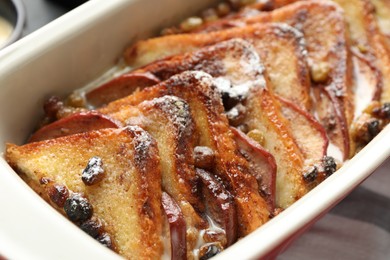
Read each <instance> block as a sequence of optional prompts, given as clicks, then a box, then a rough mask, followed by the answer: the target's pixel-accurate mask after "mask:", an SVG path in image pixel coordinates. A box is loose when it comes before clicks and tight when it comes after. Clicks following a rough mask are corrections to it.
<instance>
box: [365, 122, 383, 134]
mask: <svg viewBox="0 0 390 260" xmlns="http://www.w3.org/2000/svg"><path fill="white" fill-rule="evenodd" d="M367 130H368V133H369V134H370V137H371V138H374V137H375V136H377V135H378V134H379V132H380V131H381V130H380V122H379V120H372V121H370V122H368V123H367Z"/></svg>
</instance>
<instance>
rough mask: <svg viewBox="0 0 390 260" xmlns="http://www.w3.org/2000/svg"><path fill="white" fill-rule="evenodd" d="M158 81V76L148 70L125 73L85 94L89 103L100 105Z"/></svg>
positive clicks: (95, 105)
mask: <svg viewBox="0 0 390 260" xmlns="http://www.w3.org/2000/svg"><path fill="white" fill-rule="evenodd" d="M159 82H160V80H159V79H158V78H156V77H155V76H154V75H153V74H151V73H148V72H145V73H127V74H124V75H121V76H119V77H117V78H114V79H113V80H111V81H109V82H107V83H105V84H103V85H102V86H100V87H98V88H95V89H93V90H91V91H90V92H88V93H87V94H86V95H85V96H86V99H87V101H88V103H89V104H90V105H92V106H94V107H101V106H102V105H105V104H108V103H109V102H111V101H114V100H117V99H120V98H123V97H125V96H128V95H130V94H131V93H133V92H134V91H135V90H137V88H144V87H148V86H153V85H155V84H157V83H159Z"/></svg>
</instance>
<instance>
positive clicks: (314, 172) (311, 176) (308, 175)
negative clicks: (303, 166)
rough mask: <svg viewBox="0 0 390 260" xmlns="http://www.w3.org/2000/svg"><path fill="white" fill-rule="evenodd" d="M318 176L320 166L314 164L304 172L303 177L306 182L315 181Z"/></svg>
mask: <svg viewBox="0 0 390 260" xmlns="http://www.w3.org/2000/svg"><path fill="white" fill-rule="evenodd" d="M317 176H318V168H317V166H313V167H312V168H311V169H309V170H308V171H306V172H305V173H304V174H303V179H304V180H305V181H306V182H313V181H315V179H316V178H317Z"/></svg>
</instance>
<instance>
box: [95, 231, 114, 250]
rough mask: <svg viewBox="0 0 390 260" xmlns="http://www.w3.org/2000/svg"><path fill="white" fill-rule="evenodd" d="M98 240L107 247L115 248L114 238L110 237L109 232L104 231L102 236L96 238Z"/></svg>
mask: <svg viewBox="0 0 390 260" xmlns="http://www.w3.org/2000/svg"><path fill="white" fill-rule="evenodd" d="M96 240H97V241H98V242H99V243H100V244H102V245H104V246H106V247H108V248H110V249H112V248H113V244H112V240H111V237H110V235H109V234H108V233H103V234H101V235H100V236H98V237H97V238H96Z"/></svg>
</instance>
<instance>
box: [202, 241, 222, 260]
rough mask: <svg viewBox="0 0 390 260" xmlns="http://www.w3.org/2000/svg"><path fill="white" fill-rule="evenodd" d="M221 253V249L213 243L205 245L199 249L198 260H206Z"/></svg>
mask: <svg viewBox="0 0 390 260" xmlns="http://www.w3.org/2000/svg"><path fill="white" fill-rule="evenodd" d="M220 252H222V247H221V246H220V245H217V244H215V243H213V244H206V245H204V246H202V247H201V248H200V249H199V259H200V260H207V259H210V258H212V257H213V256H216V255H217V254H219V253H220Z"/></svg>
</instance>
